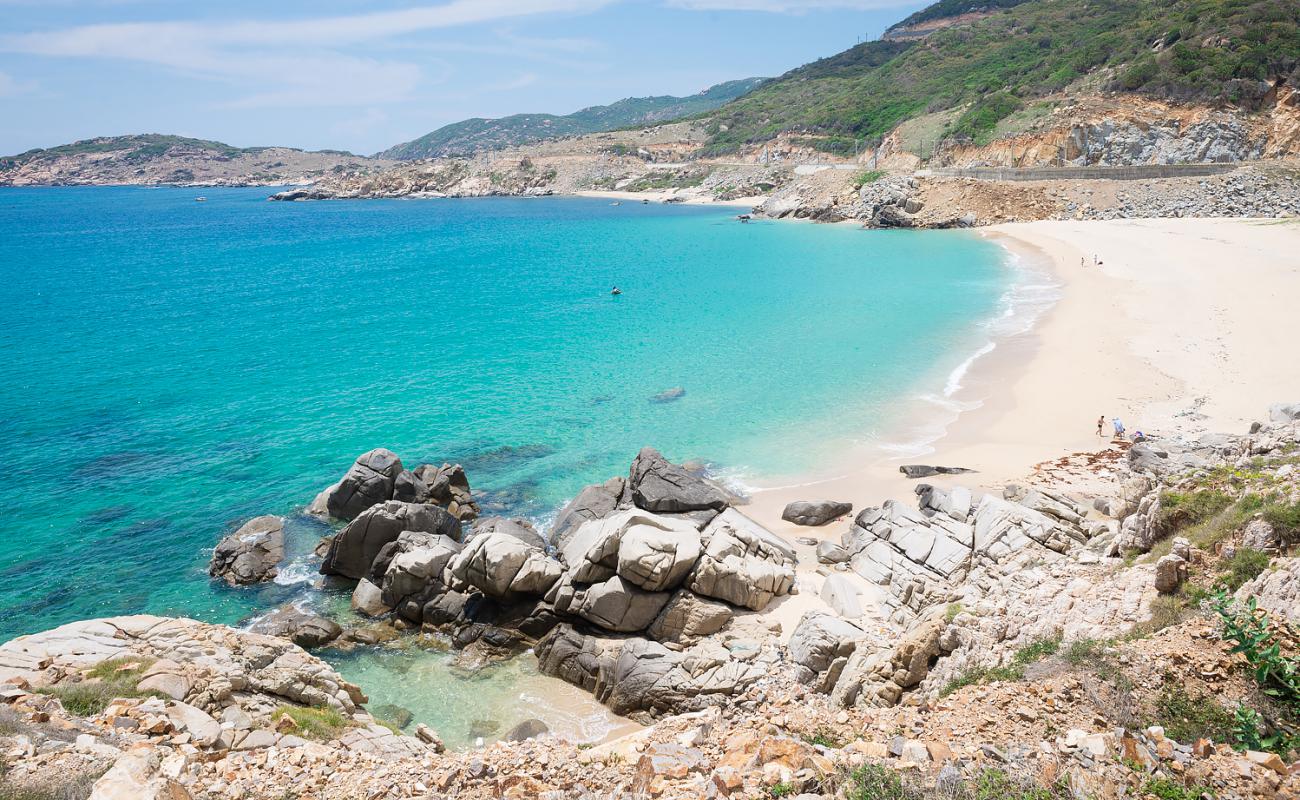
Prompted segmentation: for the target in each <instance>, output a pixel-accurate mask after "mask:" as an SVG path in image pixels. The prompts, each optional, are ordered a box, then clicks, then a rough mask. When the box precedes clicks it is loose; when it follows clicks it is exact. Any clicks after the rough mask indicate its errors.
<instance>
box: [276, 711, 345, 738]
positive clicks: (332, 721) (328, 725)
mask: <svg viewBox="0 0 1300 800" xmlns="http://www.w3.org/2000/svg"><path fill="white" fill-rule="evenodd" d="M282 717H288V718H289V719H291V720H293V721H294V724H296V725H297V726H298V730H297V734H298V735H299V736H303V737H306V738H308V739H316V740H317V741H322V742H325V741H329V740H330V739H334V738H336V737H337V736H338V735H339V734H340V733H343V731H345V730H347V729H348V726H350V725H351V724H352V723H351V722H350V721H349V720H348V719H347V718H346V717H344V716H343V715H342V714H340V713H339V712H337V711H335V710H334V709H332V708H324V707H314V708H308V707H306V706H280V707H279V708H277V709H276V710H275V711H273V712H272V713H271V721H272V722H278V721H279V720H280V719H281V718H282Z"/></svg>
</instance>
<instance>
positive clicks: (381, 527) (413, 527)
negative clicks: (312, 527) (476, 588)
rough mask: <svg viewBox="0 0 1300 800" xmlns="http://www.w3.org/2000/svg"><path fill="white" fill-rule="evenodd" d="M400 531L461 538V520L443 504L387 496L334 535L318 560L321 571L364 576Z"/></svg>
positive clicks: (351, 576) (346, 575)
mask: <svg viewBox="0 0 1300 800" xmlns="http://www.w3.org/2000/svg"><path fill="white" fill-rule="evenodd" d="M402 531H420V532H423V533H433V534H438V535H441V536H447V537H449V538H451V539H454V540H455V541H460V539H461V528H460V520H458V519H456V518H455V517H453V516H452V515H451V514H450V513H448V512H447V510H446V509H445V508H442V507H440V506H435V505H429V504H427V503H426V504H419V503H403V502H400V501H398V500H389V501H388V502H386V503H381V504H379V505H376V506H371V507H370V508H367V509H366V510H365V511H363V512H361V514H360V515H359V516H358V517H357V518H356V519H354V520H352V522H350V523H349V524H348V526H347V527H346V528H344V529H343V530H342V531H340V532H339V533H338V535H336V536H335V537H334V539H333V541H332V542H330V548H329V552H327V553H326V554H325V560H324V561H323V562H322V563H321V567H320V571H321V574H322V575H342V576H344V577H347V578H354V579H358V580H359V579H361V578H364V577H366V576H367V575H369V574H370V573H371V566H372V565H373V564H374V561H375V558H376V557H377V556H378V555H379V553H380V551H381V550H382V549H383V547H384V545H386V544H388V543H389V542H393V541H396V540H397V537H398V536H400V535H401V533H402Z"/></svg>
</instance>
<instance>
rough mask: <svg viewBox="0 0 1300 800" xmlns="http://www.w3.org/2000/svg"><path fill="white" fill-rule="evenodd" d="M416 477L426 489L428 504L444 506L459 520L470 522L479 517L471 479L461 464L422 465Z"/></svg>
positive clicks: (416, 472) (417, 468) (416, 470)
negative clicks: (470, 487) (470, 484)
mask: <svg viewBox="0 0 1300 800" xmlns="http://www.w3.org/2000/svg"><path fill="white" fill-rule="evenodd" d="M415 477H416V478H418V479H419V480H420V481H421V482H422V483H423V484H424V486H425V487H426V490H427V492H428V499H426V500H425V501H424V502H426V503H436V504H437V505H440V506H442V507H443V508H445V509H447V511H449V512H450V513H451V515H452V516H454V517H456V518H457V519H459V520H461V521H463V522H468V521H470V520H472V519H476V518H477V517H478V515H479V507H478V503H476V502H475V501H474V496H473V494H472V493H471V492H470V489H469V477H468V476H466V475H465V468H464V467H462V466H461V465H460V464H443V465H442V466H440V467H435V466H434V465H432V464H421V465H420V466H418V467H416V468H415Z"/></svg>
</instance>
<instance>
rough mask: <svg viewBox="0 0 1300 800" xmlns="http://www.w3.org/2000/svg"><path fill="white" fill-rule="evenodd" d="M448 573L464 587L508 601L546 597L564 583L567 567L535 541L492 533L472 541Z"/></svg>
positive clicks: (456, 558) (452, 562) (452, 564)
mask: <svg viewBox="0 0 1300 800" xmlns="http://www.w3.org/2000/svg"><path fill="white" fill-rule="evenodd" d="M448 570H449V571H450V573H451V575H452V576H453V577H454V578H455V579H456V580H457V581H459V582H460V583H461V584H464V585H465V586H469V587H472V588H474V589H478V590H479V591H481V592H483V593H484V594H486V595H487V596H489V597H495V598H499V599H506V598H511V597H515V596H518V595H535V596H539V595H544V594H546V593H547V592H549V591H550V590H551V587H552V586H553V585H554V584H555V582H556V581H557V580H559V579H560V574H561V573H562V572H563V566H562V565H561V564H560V563H559V562H558V561H556V560H555V559H553V558H551V557H549V556H547V555H546V551H545V550H543V549H542V548H541V547H539V546H537V545H536V544H534V543H532V542H531V541H525V540H523V539H520V538H518V537H515V536H512V535H510V534H509V533H505V532H498V531H490V532H486V533H481V534H479V535H477V536H475V537H474V538H473V539H471V540H470V542H469V544H468V545H467V546H466V547H465V548H464V549H463V550H462V551H461V552H460V553H459V554H458V555H457V556H456V557H455V558H454V559H452V561H451V562H450V563H449V565H448Z"/></svg>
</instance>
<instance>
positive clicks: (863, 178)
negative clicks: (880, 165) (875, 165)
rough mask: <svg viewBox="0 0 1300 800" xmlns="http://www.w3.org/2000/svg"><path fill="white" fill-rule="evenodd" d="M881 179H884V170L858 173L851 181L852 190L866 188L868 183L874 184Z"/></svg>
mask: <svg viewBox="0 0 1300 800" xmlns="http://www.w3.org/2000/svg"><path fill="white" fill-rule="evenodd" d="M883 177H885V172H884V170H879V169H869V170H867V171H866V172H859V173H858V174H857V176H856V177H854V179H853V188H854V189H861V188H862V187H863V186H866V185H867V184H869V183H875V182H876V181H878V180H880V179H881V178H883Z"/></svg>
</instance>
